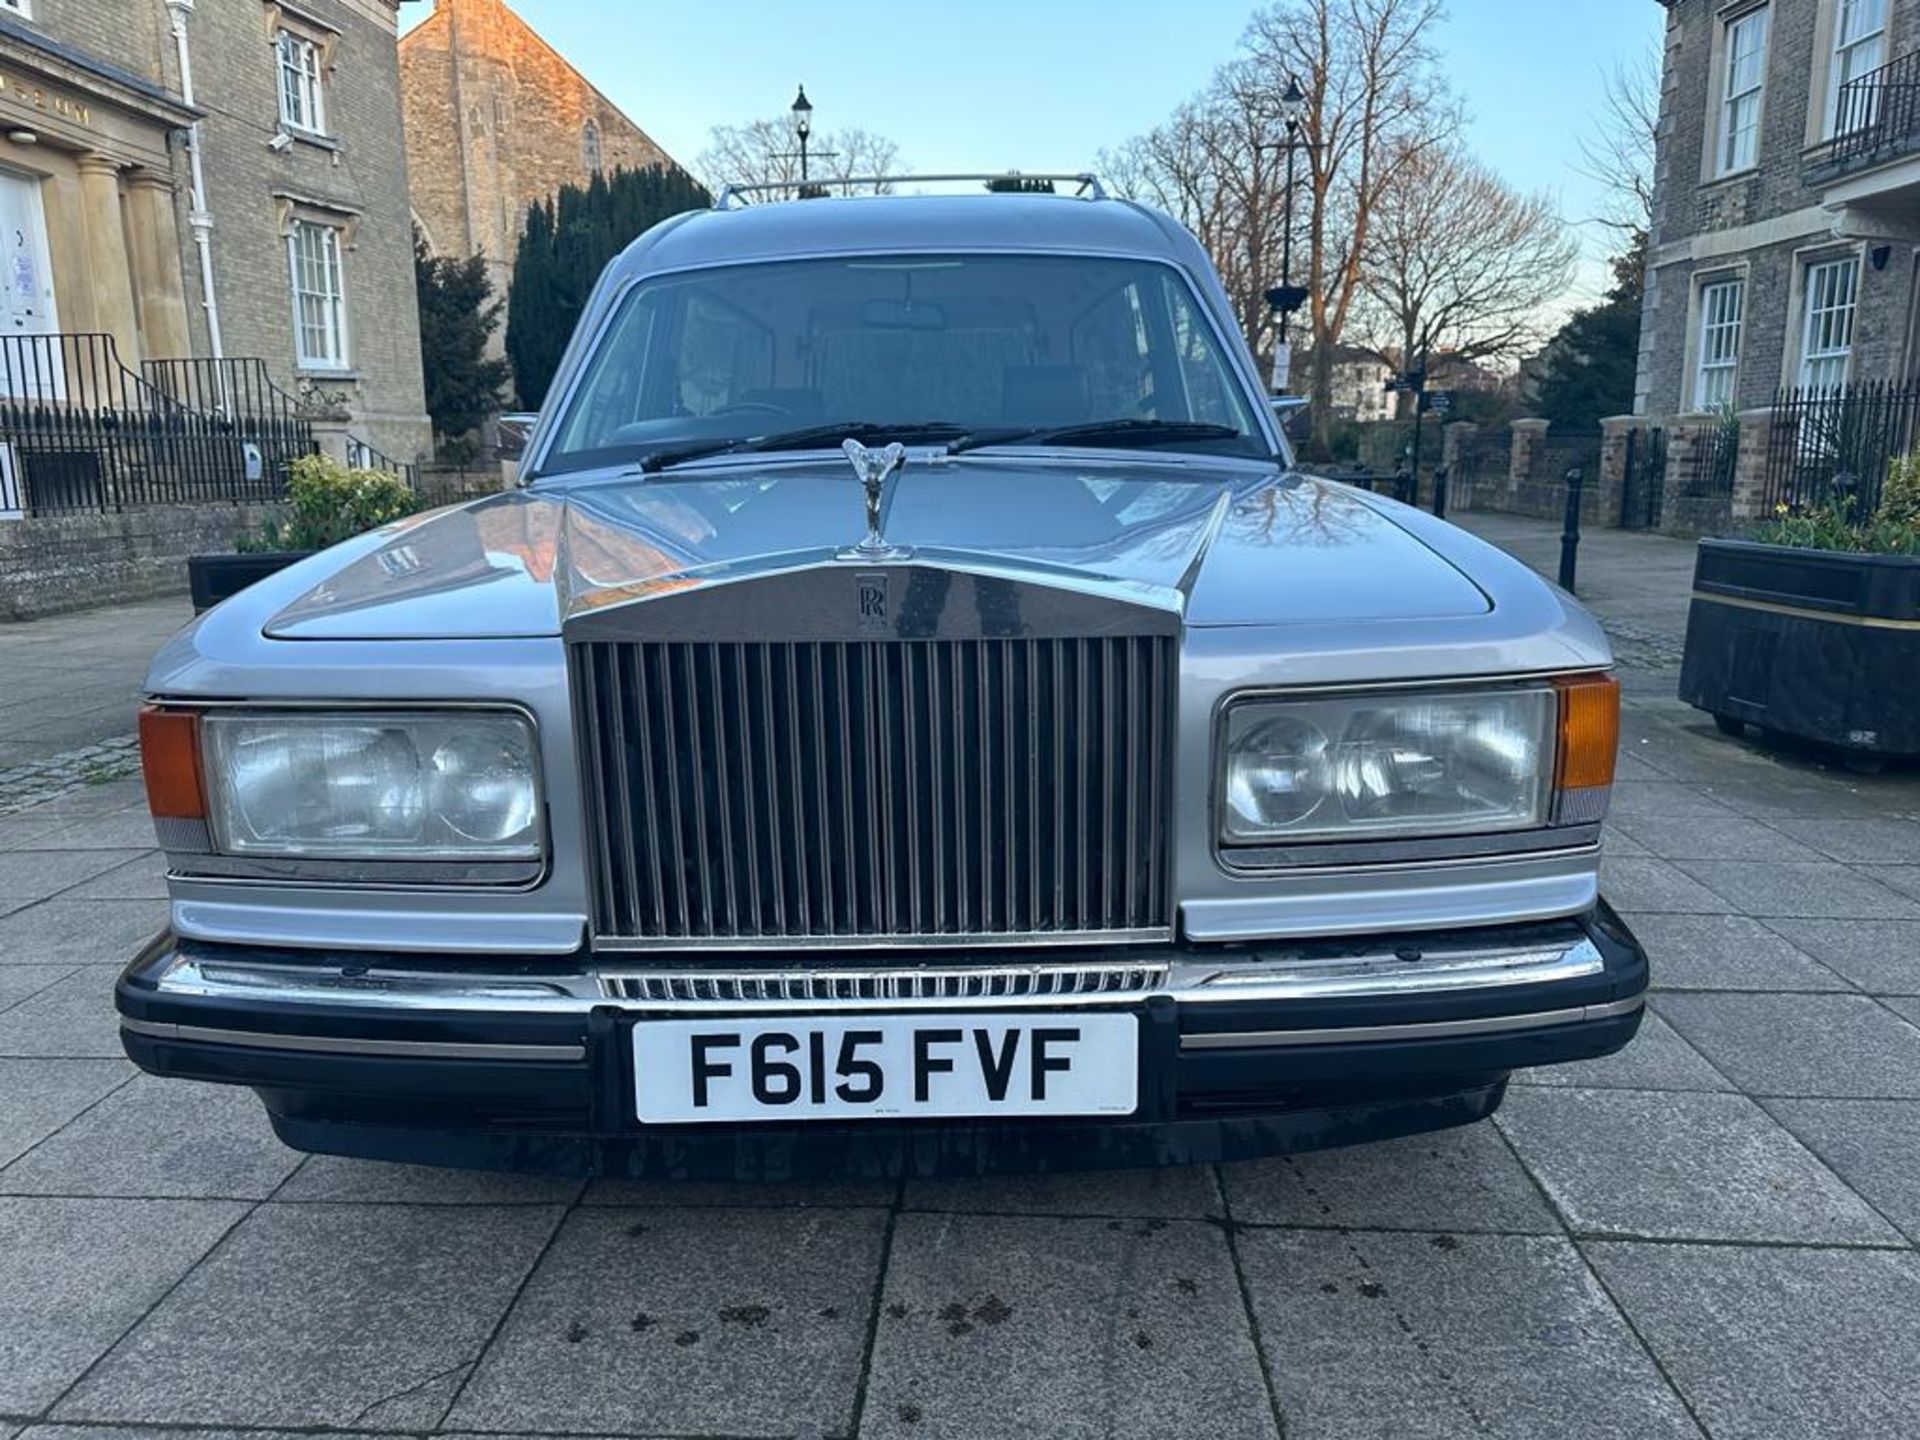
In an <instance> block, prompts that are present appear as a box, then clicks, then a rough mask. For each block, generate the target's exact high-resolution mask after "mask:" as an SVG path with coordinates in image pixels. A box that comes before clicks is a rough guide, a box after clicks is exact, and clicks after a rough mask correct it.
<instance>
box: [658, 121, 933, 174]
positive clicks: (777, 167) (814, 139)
mask: <svg viewBox="0 0 1920 1440" xmlns="http://www.w3.org/2000/svg"><path fill="white" fill-rule="evenodd" d="M899 159H900V147H899V146H897V145H895V144H894V143H893V141H891V140H889V139H887V138H886V137H884V136H881V135H875V134H872V133H870V132H868V131H866V130H858V129H848V130H840V131H835V132H833V133H831V134H828V133H825V132H817V133H815V134H814V135H812V136H810V137H809V138H808V141H807V177H808V179H810V180H812V181H815V182H818V183H820V184H825V185H833V184H835V183H836V182H839V181H844V180H848V179H852V178H854V177H856V176H873V175H886V174H890V173H892V172H893V171H894V170H895V169H896V168H897V166H898V164H899ZM694 163H695V168H696V169H697V170H698V171H699V173H700V176H701V178H702V179H703V180H704V181H705V182H706V184H707V187H708V188H709V189H711V190H715V191H717V190H719V189H720V187H721V186H723V185H794V186H797V185H799V183H800V147H799V142H798V141H797V140H795V139H794V135H793V125H792V122H791V121H790V120H789V119H788V117H786V116H784V115H783V116H780V117H778V118H777V119H762V120H749V121H748V122H747V123H746V124H744V125H716V126H714V127H713V130H712V132H711V140H710V142H709V144H708V146H707V148H706V149H705V150H704V151H702V152H701V154H700V158H699V159H698V160H697V161H695V162H694ZM871 188H874V189H885V188H886V187H884V186H875V187H871Z"/></svg>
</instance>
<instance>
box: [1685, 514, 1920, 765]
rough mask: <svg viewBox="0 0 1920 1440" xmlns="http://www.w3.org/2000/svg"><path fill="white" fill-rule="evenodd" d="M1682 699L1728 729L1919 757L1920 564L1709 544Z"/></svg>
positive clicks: (1696, 580)
mask: <svg viewBox="0 0 1920 1440" xmlns="http://www.w3.org/2000/svg"><path fill="white" fill-rule="evenodd" d="M1680 698H1681V699H1682V700H1684V701H1686V702H1687V703H1688V704H1689V705H1696V706H1698V707H1699V708H1700V709H1702V710H1705V711H1707V712H1708V713H1709V714H1711V715H1712V716H1713V717H1714V719H1715V720H1716V721H1718V722H1719V725H1720V728H1721V729H1723V730H1726V731H1728V732H1729V733H1732V732H1735V731H1737V730H1739V729H1740V728H1741V727H1742V726H1743V725H1749V724H1751V725H1757V726H1759V727H1760V728H1761V729H1762V730H1763V731H1768V732H1772V733H1775V734H1780V735H1790V736H1794V737H1796V738H1799V739H1802V740H1807V741H1811V742H1813V743H1815V744H1818V745H1826V746H1832V747H1833V748H1835V749H1837V750H1842V751H1846V752H1849V753H1851V754H1855V755H1862V756H1872V757H1875V758H1893V757H1903V756H1905V757H1910V756H1920V557H1915V556H1910V555H1848V554H1844V553H1841V552H1838V551H1831V550H1798V549H1794V548H1792V547H1790V546H1785V545H1755V544H1752V543H1751V542H1748V541H1744V540H1702V541H1701V542H1700V552H1699V557H1698V559H1697V560H1696V561H1695V563H1694V572H1693V604H1692V606H1691V607H1690V608H1689V610H1688V612H1687V648H1686V656H1685V659H1684V661H1683V662H1682V664H1681V668H1680Z"/></svg>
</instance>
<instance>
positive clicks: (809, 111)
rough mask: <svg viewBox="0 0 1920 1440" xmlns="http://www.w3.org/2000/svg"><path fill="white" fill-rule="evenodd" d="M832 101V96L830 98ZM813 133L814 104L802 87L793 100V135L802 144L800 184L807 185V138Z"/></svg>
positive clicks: (804, 87)
mask: <svg viewBox="0 0 1920 1440" xmlns="http://www.w3.org/2000/svg"><path fill="white" fill-rule="evenodd" d="M827 98H828V99H832V98H833V97H832V96H828V97H827ZM812 133H813V102H812V101H811V100H809V99H807V87H806V86H804V85H802V86H801V87H800V93H799V94H798V95H796V96H795V97H794V100H793V134H794V138H795V139H796V140H798V141H799V142H800V183H801V184H802V185H805V184H806V183H807V137H808V136H809V135H811V134H812Z"/></svg>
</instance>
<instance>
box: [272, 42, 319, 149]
mask: <svg viewBox="0 0 1920 1440" xmlns="http://www.w3.org/2000/svg"><path fill="white" fill-rule="evenodd" d="M273 72H274V88H275V90H276V91H277V92H278V94H279V97H280V124H281V125H282V126H283V127H284V128H286V129H288V130H297V131H300V132H301V133H303V134H307V135H325V134H326V133H327V82H326V50H325V47H323V46H322V45H321V44H320V43H319V42H318V41H316V40H315V39H313V37H312V36H309V35H303V34H301V33H300V32H299V31H298V30H290V29H287V28H285V27H284V26H283V27H282V28H281V29H280V30H279V31H277V32H276V33H275V35H274V37H273Z"/></svg>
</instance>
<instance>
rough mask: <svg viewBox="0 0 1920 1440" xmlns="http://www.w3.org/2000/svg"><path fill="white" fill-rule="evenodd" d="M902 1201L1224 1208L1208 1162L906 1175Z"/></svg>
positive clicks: (1166, 1214)
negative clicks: (970, 1175) (979, 1175)
mask: <svg viewBox="0 0 1920 1440" xmlns="http://www.w3.org/2000/svg"><path fill="white" fill-rule="evenodd" d="M902 1203H903V1204H904V1205H905V1206H906V1208H907V1209H909V1210H946V1211H955V1212H967V1213H973V1214H994V1213H998V1214H1003V1215H1089V1216H1120V1217H1127V1216H1141V1217H1147V1218H1156V1217H1157V1218H1159V1219H1163V1220H1201V1219H1207V1218H1210V1217H1213V1216H1217V1215H1221V1214H1223V1213H1225V1212H1224V1209H1223V1207H1222V1203H1221V1199H1220V1185H1219V1182H1218V1180H1217V1179H1216V1178H1215V1176H1214V1172H1213V1167H1212V1166H1210V1165H1169V1166H1165V1167H1163V1168H1161V1169H1157V1170H1105V1171H1091V1172H1087V1173H1083V1174H1073V1173H1068V1174H1058V1175H1007V1176H994V1177H992V1178H988V1179H978V1180H976V1179H963V1180H909V1181H908V1182H907V1185H906V1190H905V1193H904V1197H903V1200H902Z"/></svg>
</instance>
